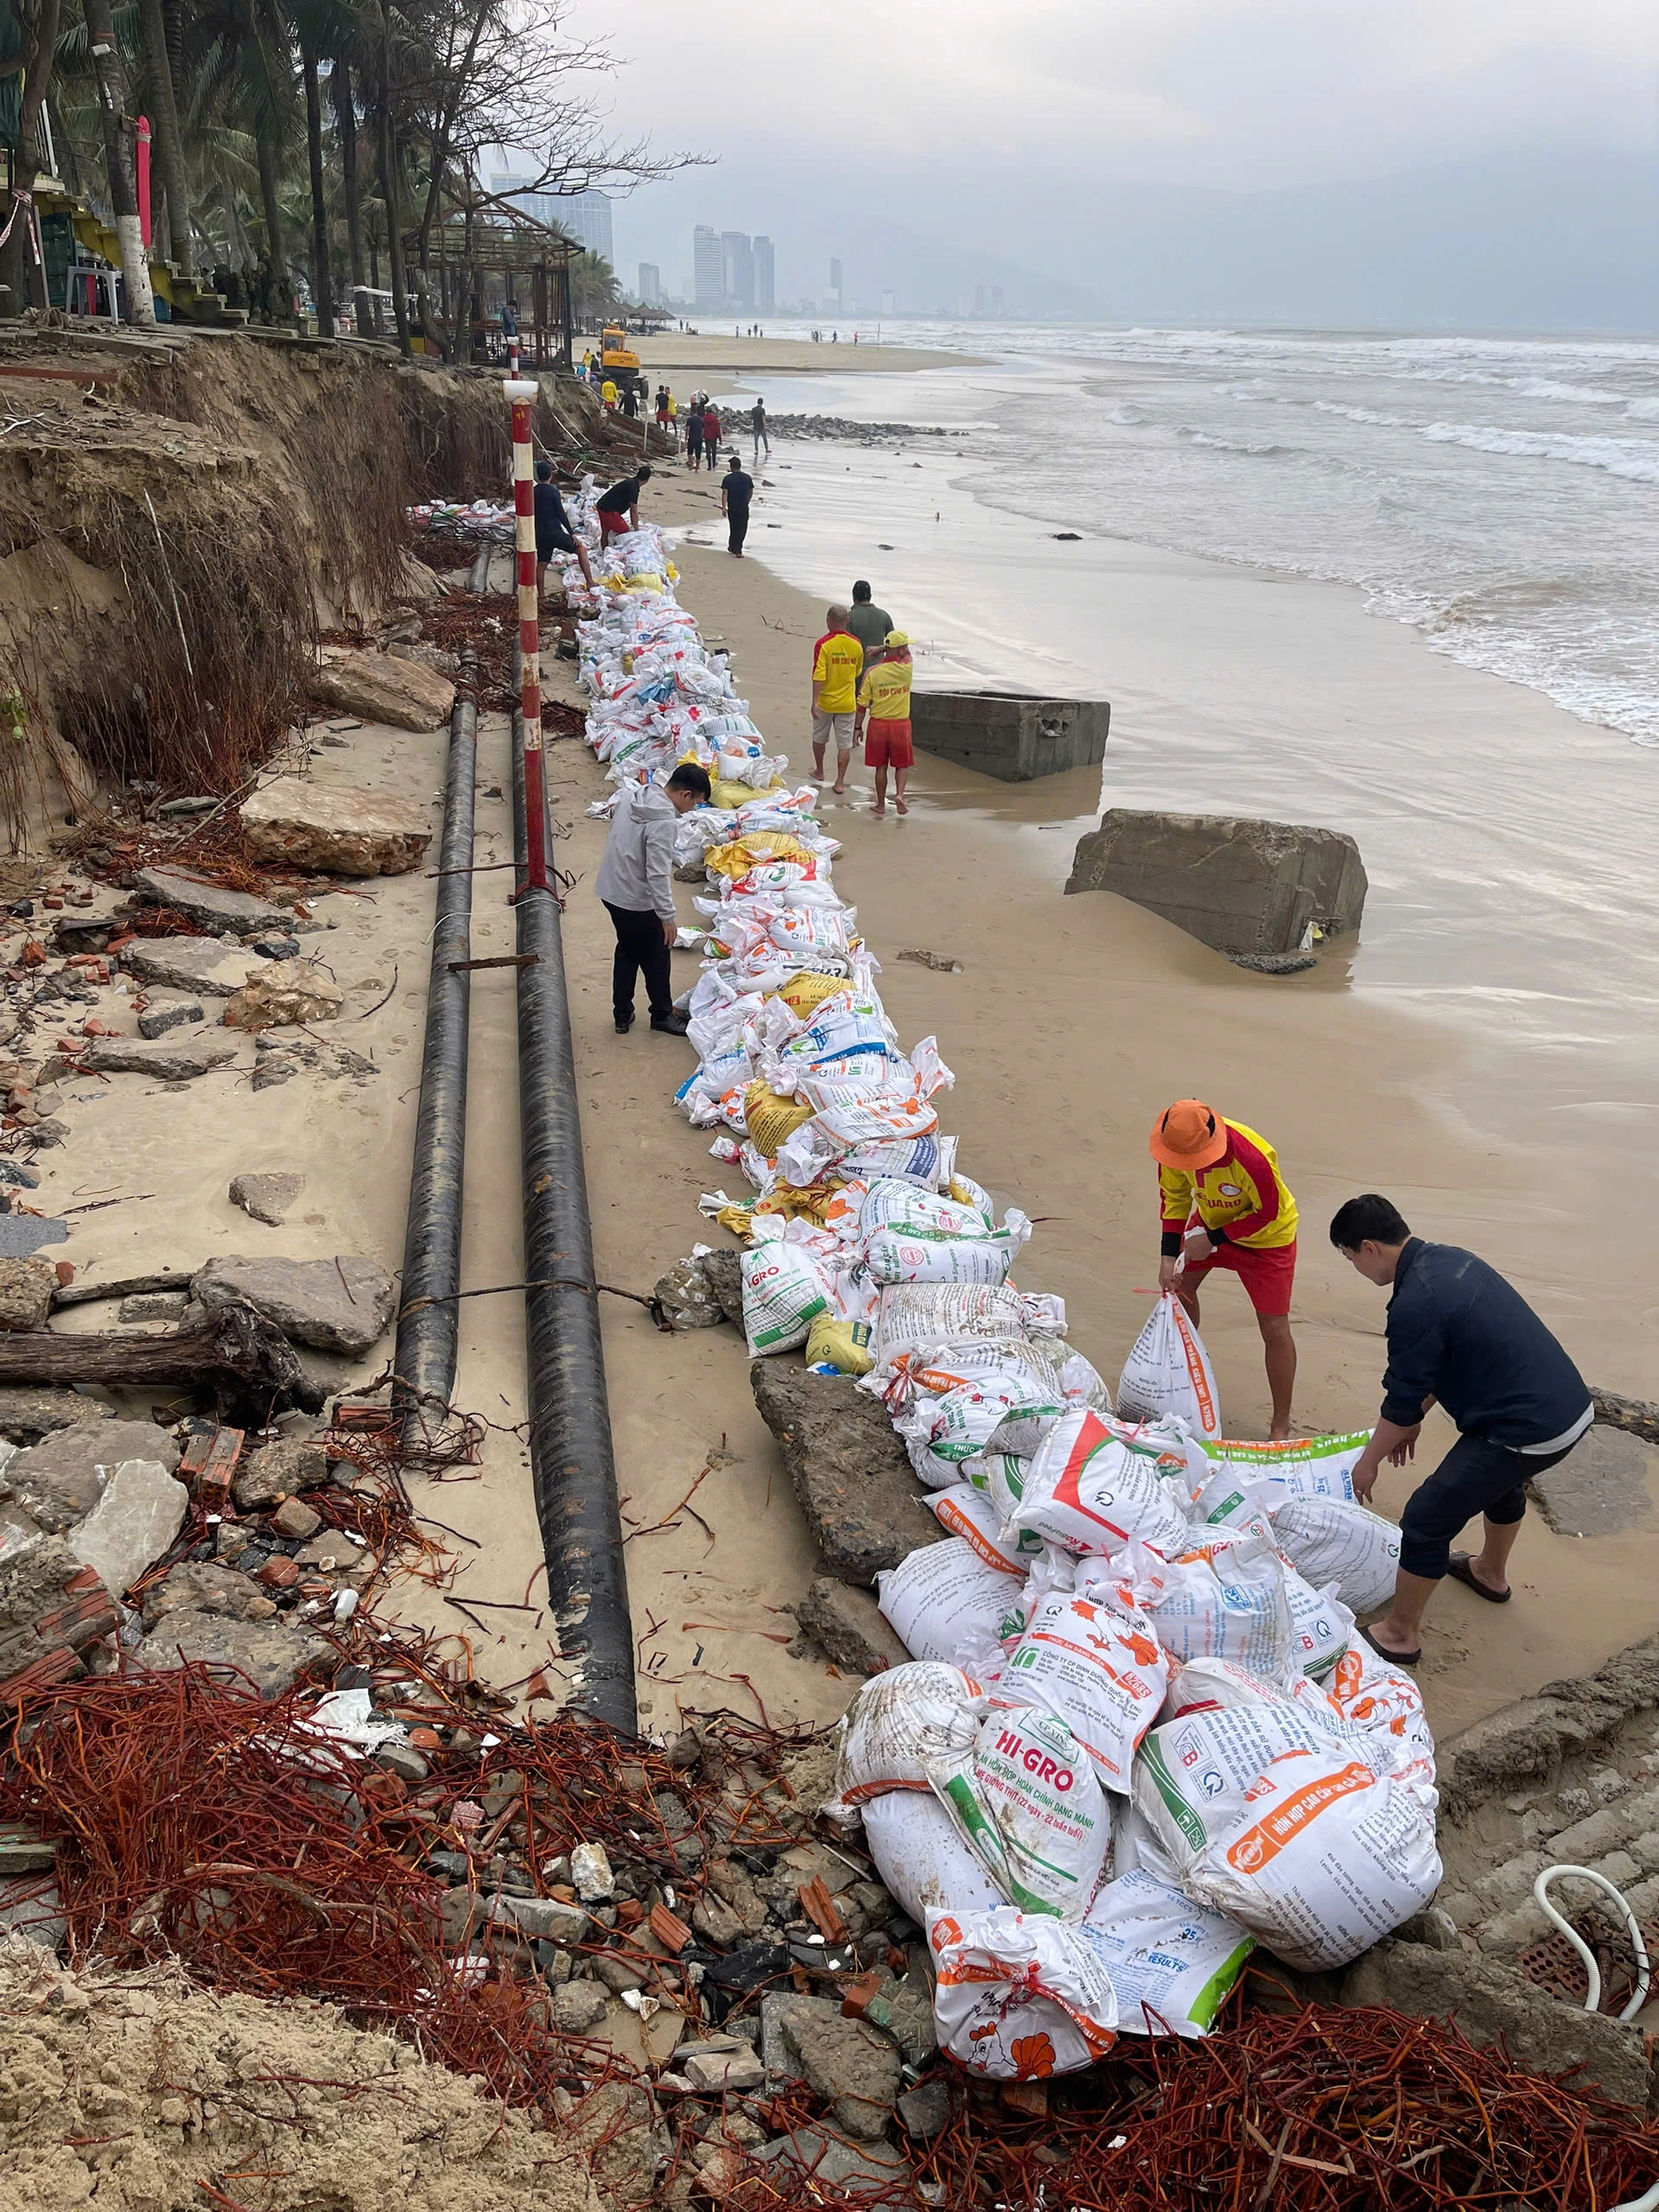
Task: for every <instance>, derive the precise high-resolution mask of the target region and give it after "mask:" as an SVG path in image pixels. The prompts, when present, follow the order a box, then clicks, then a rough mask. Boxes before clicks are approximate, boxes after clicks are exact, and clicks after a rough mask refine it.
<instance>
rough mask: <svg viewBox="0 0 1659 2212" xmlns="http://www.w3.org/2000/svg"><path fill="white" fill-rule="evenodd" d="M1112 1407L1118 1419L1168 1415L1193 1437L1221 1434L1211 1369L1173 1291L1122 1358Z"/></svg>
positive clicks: (1214, 1380) (1165, 1295)
mask: <svg viewBox="0 0 1659 2212" xmlns="http://www.w3.org/2000/svg"><path fill="white" fill-rule="evenodd" d="M1117 1410H1118V1416H1119V1418H1120V1419H1121V1420H1123V1421H1158V1420H1160V1419H1161V1418H1163V1417H1165V1416H1166V1415H1169V1414H1173V1415H1174V1416H1175V1417H1176V1418H1177V1419H1178V1420H1179V1421H1185V1423H1186V1426H1187V1427H1189V1428H1190V1429H1191V1430H1192V1433H1193V1434H1194V1435H1195V1436H1219V1435H1220V1434H1221V1399H1220V1396H1219V1394H1218V1393H1217V1389H1216V1376H1215V1370H1214V1369H1213V1368H1212V1367H1211V1364H1210V1355H1209V1353H1208V1352H1207V1351H1205V1348H1204V1340H1203V1338H1201V1337H1200V1336H1199V1334H1198V1331H1197V1329H1196V1328H1194V1326H1193V1325H1192V1320H1191V1319H1190V1318H1189V1317H1188V1314H1187V1311H1186V1308H1185V1306H1183V1305H1182V1304H1181V1301H1180V1300H1179V1298H1177V1297H1176V1296H1175V1295H1174V1294H1173V1292H1166V1294H1164V1296H1163V1297H1162V1298H1160V1300H1159V1301H1158V1304H1157V1306H1156V1307H1155V1308H1154V1311H1153V1313H1152V1315H1151V1317H1150V1319H1148V1320H1147V1325H1146V1327H1145V1328H1144V1329H1142V1330H1141V1333H1140V1335H1139V1336H1138V1337H1137V1338H1135V1344H1134V1348H1133V1349H1132V1350H1131V1351H1130V1353H1129V1356H1128V1358H1127V1359H1126V1360H1125V1361H1124V1363H1123V1372H1122V1375H1121V1376H1119V1378H1118V1384H1117Z"/></svg>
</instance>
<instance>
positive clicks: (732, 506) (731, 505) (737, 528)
mask: <svg viewBox="0 0 1659 2212" xmlns="http://www.w3.org/2000/svg"><path fill="white" fill-rule="evenodd" d="M753 497H754V479H753V476H751V475H750V474H749V473H748V471H747V469H746V468H745V467H744V466H743V464H742V462H741V461H740V460H739V459H738V457H737V455H736V454H732V456H731V458H730V459H729V460H728V462H727V463H726V474H724V476H722V477H721V480H720V512H721V514H723V515H724V516H725V518H726V550H727V551H728V553H735V554H736V556H737V557H738V559H739V560H740V561H741V559H742V558H743V541H744V539H745V538H746V537H747V536H748V534H749V501H750V500H751V499H753Z"/></svg>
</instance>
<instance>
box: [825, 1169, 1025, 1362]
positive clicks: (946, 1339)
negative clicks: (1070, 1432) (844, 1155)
mask: <svg viewBox="0 0 1659 2212" xmlns="http://www.w3.org/2000/svg"><path fill="white" fill-rule="evenodd" d="M930 1141H931V1140H930ZM945 1141H946V1142H949V1141H950V1140H949V1139H946V1140H945ZM837 1172H839V1171H837ZM1035 1329H1041V1330H1044V1331H1046V1332H1048V1333H1050V1334H1052V1335H1055V1336H1064V1335H1065V1300H1063V1299H1059V1298H1053V1297H1050V1296H1047V1295H1046V1294H1043V1293H1041V1292H1031V1291H1018V1290H1009V1289H1007V1288H1006V1287H1003V1286H1001V1285H1000V1284H995V1285H994V1284H989V1283H972V1284H969V1283H962V1284H958V1283H943V1282H918V1283H892V1284H889V1285H888V1286H887V1288H886V1289H884V1290H883V1291H882V1293H881V1310H880V1314H879V1316H878V1318H877V1320H876V1325H875V1363H876V1365H877V1366H878V1367H887V1366H890V1365H891V1364H892V1363H893V1361H894V1360H895V1359H897V1358H898V1357H899V1355H900V1354H901V1353H903V1352H907V1351H917V1350H918V1349H919V1348H920V1347H921V1346H923V1345H924V1344H960V1343H962V1342H963V1339H964V1338H969V1337H1024V1336H1028V1335H1029V1334H1030V1333H1031V1332H1032V1331H1033V1330H1035Z"/></svg>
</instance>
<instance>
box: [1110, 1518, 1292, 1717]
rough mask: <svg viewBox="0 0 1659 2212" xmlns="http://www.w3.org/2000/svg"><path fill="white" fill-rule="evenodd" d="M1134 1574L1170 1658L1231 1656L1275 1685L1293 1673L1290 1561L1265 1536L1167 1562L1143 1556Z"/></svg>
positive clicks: (1191, 1552)
mask: <svg viewBox="0 0 1659 2212" xmlns="http://www.w3.org/2000/svg"><path fill="white" fill-rule="evenodd" d="M1120 1564H1122V1562H1120ZM1132 1572H1133V1574H1134V1578H1135V1585H1136V1586H1137V1588H1139V1589H1140V1591H1141V1596H1142V1599H1143V1600H1144V1602H1145V1605H1146V1608H1147V1612H1148V1613H1149V1614H1150V1616H1151V1618H1152V1624H1153V1627H1154V1630H1156V1632H1157V1636H1158V1641H1159V1642H1160V1643H1161V1644H1162V1645H1163V1646H1164V1649H1166V1651H1167V1652H1168V1653H1169V1655H1170V1656H1171V1658H1172V1659H1178V1660H1182V1661H1185V1660H1188V1659H1231V1660H1233V1661H1235V1662H1236V1663H1237V1664H1238V1665H1239V1666H1241V1667H1247V1668H1249V1670H1250V1672H1251V1673H1252V1674H1255V1675H1264V1676H1266V1678H1267V1679H1268V1681H1281V1680H1282V1679H1284V1677H1285V1676H1286V1675H1287V1674H1288V1673H1289V1671H1290V1667H1291V1663H1292V1662H1291V1651H1292V1630H1291V1616H1290V1605H1289V1602H1288V1599H1287V1596H1286V1592H1285V1568H1284V1563H1283V1561H1282V1560H1281V1559H1280V1557H1279V1554H1278V1553H1277V1552H1276V1551H1274V1548H1273V1546H1272V1545H1271V1543H1269V1542H1268V1541H1266V1539H1265V1538H1263V1537H1262V1536H1257V1535H1250V1536H1247V1537H1245V1538H1244V1539H1243V1541H1240V1542H1236V1543H1230V1544H1220V1543H1216V1544H1205V1545H1202V1546H1194V1547H1193V1548H1192V1549H1191V1550H1188V1551H1185V1552H1182V1553H1179V1554H1177V1555H1176V1556H1175V1557H1174V1558H1173V1559H1166V1560H1159V1559H1152V1558H1141V1557H1139V1556H1137V1557H1136V1559H1135V1564H1134V1567H1133V1568H1132Z"/></svg>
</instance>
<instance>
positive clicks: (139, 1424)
mask: <svg viewBox="0 0 1659 2212" xmlns="http://www.w3.org/2000/svg"><path fill="white" fill-rule="evenodd" d="M124 1459H143V1460H149V1461H150V1462H151V1463H152V1464H153V1465H156V1466H159V1467H160V1469H161V1471H162V1473H163V1474H164V1475H170V1474H171V1473H172V1472H173V1471H174V1469H175V1467H176V1466H177V1465H178V1464H179V1447H178V1445H177V1443H176V1442H175V1440H174V1439H173V1438H172V1437H170V1436H169V1435H168V1433H167V1431H166V1430H165V1429H164V1428H157V1427H156V1424H155V1423H154V1422H153V1421H100V1420H99V1419H97V1418H96V1417H93V1418H92V1419H88V1420H86V1421H77V1422H76V1424H75V1426H74V1427H73V1428H60V1429H58V1430H56V1431H54V1433H53V1434H51V1435H50V1436H48V1437H46V1438H45V1439H43V1440H42V1441H41V1442H40V1443H39V1444H35V1445H32V1446H30V1447H29V1450H28V1451H27V1452H19V1453H18V1454H17V1457H16V1459H14V1460H12V1462H11V1463H10V1465H9V1466H8V1467H7V1469H6V1481H7V1483H8V1484H10V1489H11V1495H12V1497H13V1499H14V1501H15V1502H16V1503H17V1504H18V1505H20V1506H21V1507H22V1510H23V1511H24V1512H25V1513H27V1514H28V1515H29V1517H30V1518H31V1519H32V1520H33V1521H34V1522H35V1524H36V1526H37V1527H39V1528H41V1529H46V1530H48V1533H50V1534H52V1535H58V1534H60V1533H61V1531H62V1530H64V1529H68V1528H72V1527H73V1525H74V1523H75V1522H77V1521H82V1520H84V1519H85V1518H86V1516H87V1514H89V1513H90V1512H91V1511H92V1508H93V1507H94V1506H95V1505H96V1504H97V1503H98V1502H99V1498H100V1497H102V1496H103V1495H104V1490H105V1483H106V1482H107V1480H108V1478H109V1476H110V1475H111V1472H112V1471H114V1469H116V1468H117V1467H118V1466H119V1465H121V1463H122V1461H123V1460H124ZM155 1556H156V1554H154V1553H152V1554H151V1557H152V1558H153V1557H155ZM110 1587H111V1589H114V1588H115V1585H114V1584H113V1583H111V1585H110ZM118 1594H119V1593H118Z"/></svg>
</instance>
